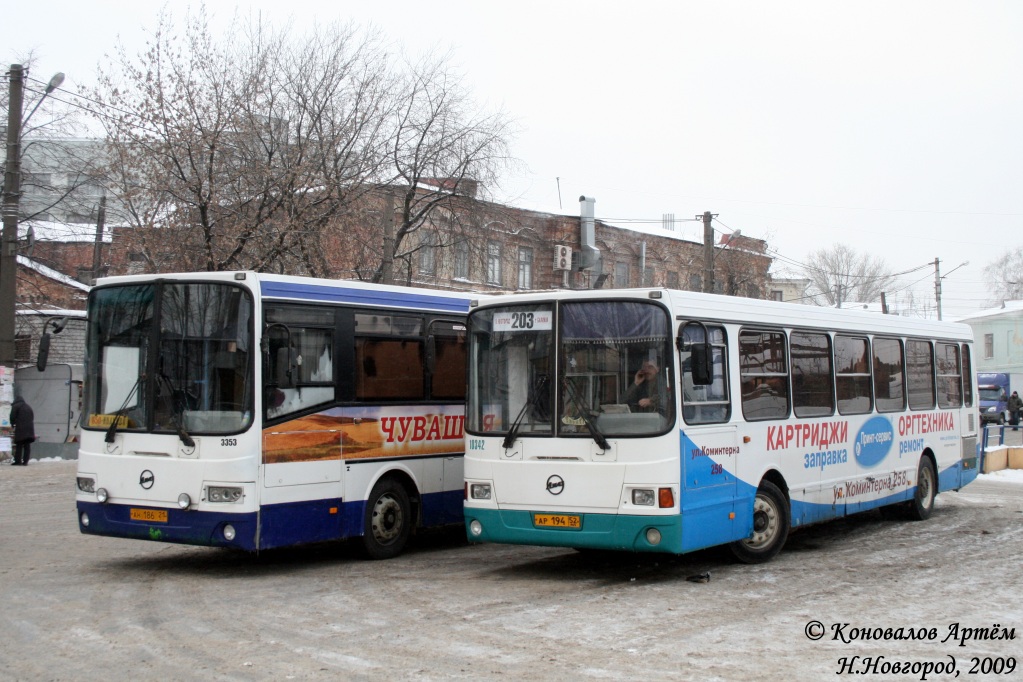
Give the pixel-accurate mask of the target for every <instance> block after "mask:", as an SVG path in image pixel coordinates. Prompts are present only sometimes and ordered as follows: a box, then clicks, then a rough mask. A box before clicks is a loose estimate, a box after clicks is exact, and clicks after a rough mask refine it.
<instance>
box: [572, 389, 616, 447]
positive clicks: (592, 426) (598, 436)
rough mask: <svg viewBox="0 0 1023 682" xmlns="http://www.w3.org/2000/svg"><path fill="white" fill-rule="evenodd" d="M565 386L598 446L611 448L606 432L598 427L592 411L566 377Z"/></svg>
mask: <svg viewBox="0 0 1023 682" xmlns="http://www.w3.org/2000/svg"><path fill="white" fill-rule="evenodd" d="M564 386H565V393H566V394H568V398H569V400H571V401H572V404H573V405H575V409H576V411H577V412H578V413H579V416H580V417H582V418H583V421H584V422H586V428H588V429H589V430H590V435H591V436H593V440H594V442H596V444H597V447H599V448H600V449H601V450H610V449H611V444H610V443H608V442H607V438H605V437H604V434H603V433H601V432H600V429H598V428H597V424H596V422H594V421H593V419H592V417H591V416H590V411H589V410H588V409H586V407H585V406H584V405H583V404H582V401H581V400H579V396H578V395H577V394H576V392H575V389H573V388H572V384H571V383H569V381H568V380H567V379H566V380H565V382H564Z"/></svg>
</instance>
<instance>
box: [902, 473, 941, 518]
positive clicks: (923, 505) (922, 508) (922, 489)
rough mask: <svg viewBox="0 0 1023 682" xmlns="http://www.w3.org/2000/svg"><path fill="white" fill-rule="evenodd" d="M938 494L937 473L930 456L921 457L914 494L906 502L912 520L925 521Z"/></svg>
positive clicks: (929, 516)
mask: <svg viewBox="0 0 1023 682" xmlns="http://www.w3.org/2000/svg"><path fill="white" fill-rule="evenodd" d="M937 494H938V475H937V474H936V473H935V472H934V464H932V463H931V458H930V457H921V458H920V466H919V468H918V469H917V472H916V494H914V495H913V499H912V500H910V501H909V502H908V503H907V504H906V511H907V512H908V515H909V518H910V519H912V520H913V521H925V520H927V519H929V518H931V513H932V512H934V496H935V495H937Z"/></svg>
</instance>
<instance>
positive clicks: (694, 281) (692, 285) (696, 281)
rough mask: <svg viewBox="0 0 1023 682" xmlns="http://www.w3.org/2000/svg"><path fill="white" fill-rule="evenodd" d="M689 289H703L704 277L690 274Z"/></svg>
mask: <svg viewBox="0 0 1023 682" xmlns="http://www.w3.org/2000/svg"><path fill="white" fill-rule="evenodd" d="M689 291H703V278H702V277H700V276H699V275H689Z"/></svg>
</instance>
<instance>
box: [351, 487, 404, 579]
mask: <svg viewBox="0 0 1023 682" xmlns="http://www.w3.org/2000/svg"><path fill="white" fill-rule="evenodd" d="M364 530H365V532H364V533H363V535H362V544H363V547H364V548H365V550H366V554H367V555H369V557H370V558H371V559H391V558H393V557H396V556H398V555H399V554H401V551H402V550H403V549H405V543H406V542H407V541H408V537H409V533H410V532H411V531H412V506H411V505H410V504H409V499H408V493H406V492H405V488H404V487H403V486H402V485H401V484H400V483H398V482H397V481H395V480H394V479H392V478H384V479H381V480H380V481H378V482H377V484H376V485H375V486H373V492H371V493H370V494H369V499H368V500H366V527H365V529H364Z"/></svg>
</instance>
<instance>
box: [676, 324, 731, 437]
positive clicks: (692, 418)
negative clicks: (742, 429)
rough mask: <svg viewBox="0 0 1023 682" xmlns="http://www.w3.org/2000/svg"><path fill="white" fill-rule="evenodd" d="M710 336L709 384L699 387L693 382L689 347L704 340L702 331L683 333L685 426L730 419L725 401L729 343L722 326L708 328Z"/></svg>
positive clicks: (687, 329)
mask: <svg viewBox="0 0 1023 682" xmlns="http://www.w3.org/2000/svg"><path fill="white" fill-rule="evenodd" d="M708 333H709V334H710V358H711V382H710V384H709V385H706V386H702V385H698V384H696V383H695V382H694V381H693V368H692V360H691V357H690V356H691V352H690V350H689V349H690V348H691V346H692V344H694V343H704V342H705V341H706V338H705V335H704V332H703V328H702V327H701V326H699V325H695V324H693V325H689V326H687V327H685V329H684V330H683V332H682V338H683V340H684V342H685V343H684V344H683V346H682V351H681V353H680V361H681V367H682V418H683V419H685V421H686V423H687V424H714V423H718V422H727V421H728V420H729V419H730V418H731V416H732V402H731V400H729V398H728V366H727V364H728V344H727V341H726V336H725V330H724V328H722V327H708Z"/></svg>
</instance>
